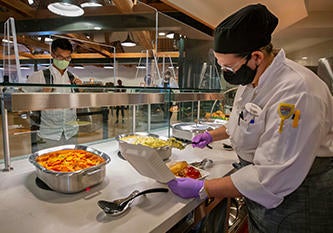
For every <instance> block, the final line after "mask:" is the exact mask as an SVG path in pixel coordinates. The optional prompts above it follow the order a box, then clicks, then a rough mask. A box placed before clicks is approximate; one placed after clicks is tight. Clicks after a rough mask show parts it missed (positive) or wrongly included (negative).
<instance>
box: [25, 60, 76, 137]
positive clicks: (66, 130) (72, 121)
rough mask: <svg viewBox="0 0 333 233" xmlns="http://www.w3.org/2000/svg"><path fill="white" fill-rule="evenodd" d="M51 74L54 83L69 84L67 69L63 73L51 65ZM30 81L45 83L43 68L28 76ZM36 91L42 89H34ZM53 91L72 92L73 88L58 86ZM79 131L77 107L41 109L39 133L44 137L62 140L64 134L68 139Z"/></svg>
mask: <svg viewBox="0 0 333 233" xmlns="http://www.w3.org/2000/svg"><path fill="white" fill-rule="evenodd" d="M49 69H50V72H51V75H52V76H53V84H68V85H70V84H71V82H70V80H69V77H68V74H67V70H66V71H65V72H64V74H63V75H61V73H60V72H59V71H58V70H57V69H56V68H55V67H54V66H53V65H51V66H50V67H49ZM28 83H41V84H45V83H46V82H45V77H44V74H43V71H42V70H39V71H37V72H35V73H33V74H32V75H31V76H29V78H28ZM34 91H41V88H39V90H36V89H34ZM52 92H53V93H71V92H72V89H71V88H65V87H56V88H53V91H52ZM77 133H78V124H77V122H76V110H75V109H52V110H43V111H41V123H40V131H39V133H38V135H39V136H40V137H42V138H47V139H51V140H57V141H58V140H60V138H61V135H62V134H64V136H65V138H66V140H68V139H69V138H71V137H73V136H74V135H76V134H77Z"/></svg>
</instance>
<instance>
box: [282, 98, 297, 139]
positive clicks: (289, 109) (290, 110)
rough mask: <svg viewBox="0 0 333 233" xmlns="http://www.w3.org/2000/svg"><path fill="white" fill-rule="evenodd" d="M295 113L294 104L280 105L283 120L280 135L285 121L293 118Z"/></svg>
mask: <svg viewBox="0 0 333 233" xmlns="http://www.w3.org/2000/svg"><path fill="white" fill-rule="evenodd" d="M294 111H295V105H294V104H288V103H280V104H279V106H278V113H279V116H280V119H281V121H280V127H279V133H282V130H283V124H284V121H285V120H287V119H288V118H289V117H291V116H292V115H293V114H294Z"/></svg>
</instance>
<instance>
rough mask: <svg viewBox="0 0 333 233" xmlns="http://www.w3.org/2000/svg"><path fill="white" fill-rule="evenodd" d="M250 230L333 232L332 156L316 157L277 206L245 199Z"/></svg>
mask: <svg viewBox="0 0 333 233" xmlns="http://www.w3.org/2000/svg"><path fill="white" fill-rule="evenodd" d="M246 206H247V208H248V212H249V232H250V233H259V232H260V233H324V232H333V222H332V220H333V158H318V157H317V158H316V159H315V161H314V163H313V165H312V167H311V170H310V172H309V174H308V175H307V177H306V178H305V180H304V181H303V183H302V184H301V186H300V187H298V188H297V189H296V190H295V191H294V192H293V193H291V194H289V195H288V196H286V197H285V198H284V200H283V202H282V203H281V204H280V205H279V206H278V207H276V208H274V209H266V208H264V207H263V206H261V205H259V204H258V203H256V202H253V201H251V200H249V199H246Z"/></svg>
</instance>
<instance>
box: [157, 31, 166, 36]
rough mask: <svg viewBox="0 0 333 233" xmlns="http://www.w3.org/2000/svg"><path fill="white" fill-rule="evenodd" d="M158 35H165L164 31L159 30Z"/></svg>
mask: <svg viewBox="0 0 333 233" xmlns="http://www.w3.org/2000/svg"><path fill="white" fill-rule="evenodd" d="M158 35H159V36H165V35H166V33H165V32H159V33H158Z"/></svg>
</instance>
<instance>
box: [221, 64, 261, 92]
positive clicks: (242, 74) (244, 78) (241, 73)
mask: <svg viewBox="0 0 333 233" xmlns="http://www.w3.org/2000/svg"><path fill="white" fill-rule="evenodd" d="M248 61H249V60H247V61H246V63H245V64H243V65H242V66H241V68H239V70H237V71H236V72H235V73H233V72H232V71H229V70H226V71H223V77H224V79H225V81H227V82H228V83H230V84H232V85H243V86H245V85H247V84H250V83H252V81H253V79H254V77H255V76H256V73H257V69H258V66H257V67H256V68H255V70H252V69H251V68H250V67H248V66H247V62H248Z"/></svg>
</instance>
